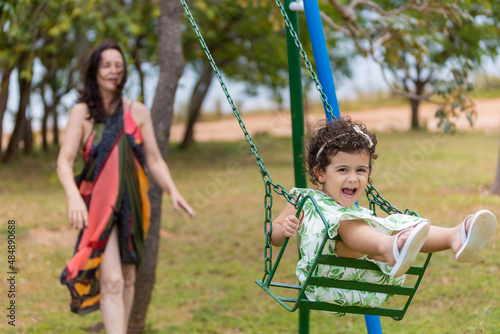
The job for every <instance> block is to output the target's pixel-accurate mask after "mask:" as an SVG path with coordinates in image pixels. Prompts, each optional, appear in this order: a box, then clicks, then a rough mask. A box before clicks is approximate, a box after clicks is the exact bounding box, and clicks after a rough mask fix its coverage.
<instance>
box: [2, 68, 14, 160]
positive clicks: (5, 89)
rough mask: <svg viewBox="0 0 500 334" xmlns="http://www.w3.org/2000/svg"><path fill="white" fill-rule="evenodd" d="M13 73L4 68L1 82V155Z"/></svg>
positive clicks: (9, 69)
mask: <svg viewBox="0 0 500 334" xmlns="http://www.w3.org/2000/svg"><path fill="white" fill-rule="evenodd" d="M11 73H12V69H11V68H8V69H4V70H3V73H2V83H1V84H0V156H1V155H2V150H3V144H2V136H3V131H2V124H3V115H4V114H5V111H6V110H7V101H8V99H9V82H10V74H11Z"/></svg>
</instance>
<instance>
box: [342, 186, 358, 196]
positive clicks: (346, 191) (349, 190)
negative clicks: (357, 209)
mask: <svg viewBox="0 0 500 334" xmlns="http://www.w3.org/2000/svg"><path fill="white" fill-rule="evenodd" d="M357 192H358V189H357V188H342V193H343V194H344V196H346V197H348V198H353V197H354V195H356V193H357Z"/></svg>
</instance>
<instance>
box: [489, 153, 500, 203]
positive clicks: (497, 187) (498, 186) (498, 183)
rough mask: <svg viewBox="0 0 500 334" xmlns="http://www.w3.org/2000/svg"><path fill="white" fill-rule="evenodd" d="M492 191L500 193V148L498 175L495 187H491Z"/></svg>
mask: <svg viewBox="0 0 500 334" xmlns="http://www.w3.org/2000/svg"><path fill="white" fill-rule="evenodd" d="M491 193H492V194H496V195H500V150H499V152H498V163H497V175H496V177H495V182H494V183H493V187H492V188H491Z"/></svg>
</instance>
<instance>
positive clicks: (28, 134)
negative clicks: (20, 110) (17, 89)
mask: <svg viewBox="0 0 500 334" xmlns="http://www.w3.org/2000/svg"><path fill="white" fill-rule="evenodd" d="M30 92H31V90H30ZM28 94H29V93H28ZM23 143H24V145H23V153H24V154H25V155H27V154H30V153H31V152H33V130H32V129H31V117H26V122H24V132H23Z"/></svg>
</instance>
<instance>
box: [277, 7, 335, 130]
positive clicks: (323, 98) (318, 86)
mask: <svg viewBox="0 0 500 334" xmlns="http://www.w3.org/2000/svg"><path fill="white" fill-rule="evenodd" d="M276 5H277V6H278V8H279V9H280V13H281V15H282V16H283V18H284V19H285V24H286V26H287V27H288V31H289V33H290V36H292V38H293V40H294V42H295V46H297V48H298V49H299V54H300V57H302V59H304V63H305V65H306V67H307V69H308V70H309V74H310V76H311V78H312V79H313V81H314V85H315V87H316V90H317V91H318V92H319V93H320V95H321V101H323V103H324V105H325V106H326V110H327V112H328V113H329V114H330V116H331V117H332V119H333V120H335V119H337V117H336V116H335V115H334V114H333V108H332V106H331V105H330V103H328V98H327V96H326V94H325V93H324V92H323V87H322V86H321V83H320V82H319V79H318V75H317V74H316V72H315V71H314V69H313V68H312V64H311V62H310V61H309V59H308V58H307V53H306V52H305V51H304V48H303V47H302V43H301V42H300V40H299V36H298V34H297V33H296V32H295V29H293V25H292V21H290V18H289V17H288V14H287V13H286V10H285V7H284V6H283V4H282V3H281V1H280V0H276Z"/></svg>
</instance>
